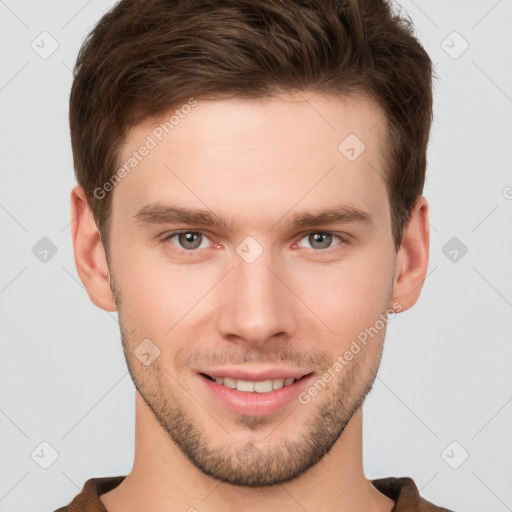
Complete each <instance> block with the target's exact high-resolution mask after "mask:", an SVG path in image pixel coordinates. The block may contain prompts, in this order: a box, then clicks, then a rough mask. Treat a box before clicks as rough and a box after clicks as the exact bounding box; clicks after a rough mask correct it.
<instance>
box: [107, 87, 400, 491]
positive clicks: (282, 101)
mask: <svg viewBox="0 0 512 512" xmlns="http://www.w3.org/2000/svg"><path fill="white" fill-rule="evenodd" d="M180 112H181V113H182V116H180V118H179V123H178V124H176V125H175V126H174V127H173V129H172V130H169V133H165V131H163V132H162V128H161V126H160V123H162V122H165V121H166V120H169V118H170V115H171V114H172V113H170V114H169V115H166V116H162V118H159V119H152V120H150V121H149V120H148V121H146V122H145V123H144V124H141V125H139V126H137V127H135V128H134V129H133V130H132V131H131V133H130V134H129V137H128V139H127V142H126V145H125V146H124V148H123V152H122V154H121V158H120V159H121V161H122V162H123V163H124V162H128V161H129V159H130V158H131V157H133V152H134V151H138V150H139V148H141V146H143V145H146V147H150V149H149V150H148V151H147V152H146V151H144V150H142V151H140V152H139V156H140V154H141V153H147V154H146V155H145V156H143V157H141V158H140V159H138V160H137V163H136V165H134V166H133V168H132V169H131V171H130V172H129V173H127V174H126V176H125V177H124V178H123V179H122V180H121V181H120V182H119V183H118V184H117V185H116V186H115V188H114V190H113V192H112V194H113V197H112V231H111V242H110V248H111V254H110V261H109V268H110V274H111V286H112V289H113V292H114V296H115V299H116V304H117V308H118V313H119V320H120V324H121V326H122V341H123V347H124V353H125V357H126V361H127V364H128V368H129V370H130V373H131V376H132V378H133V381H134V383H135V386H136V388H137V390H138V392H139V393H140V395H141V396H142V397H143V399H144V400H145V402H146V403H147V405H148V406H149V408H150V409H151V411H152V412H153V413H154V415H155V417H156V418H157V420H158V422H159V423H160V424H161V426H162V428H163V429H164V430H165V431H166V432H167V433H168V435H169V438H170V441H172V442H174V443H175V444H176V445H177V446H178V447H179V448H180V449H181V450H182V451H183V453H184V454H185V455H186V456H187V457H188V458H189V460H190V461H191V462H192V463H193V464H194V465H195V466H196V467H197V468H198V469H199V470H201V471H202V472H204V473H205V474H208V475H211V476H213V477H215V478H216V479H219V480H221V481H224V482H228V483H231V484H235V485H241V486H254V487H256V486H265V485H270V484H276V483H281V482H285V481H289V480H291V479H293V478H295V477H297V476H298V475H300V474H302V473H303V472H305V471H306V470H307V469H308V468H310V467H311V466H313V465H314V464H315V463H316V462H318V461H319V460H320V459H321V458H322V457H323V456H324V455H325V454H326V453H327V452H328V451H329V450H330V449H331V448H332V447H333V446H334V444H335V443H336V441H337V440H338V438H339V437H340V435H341V434H342V432H343V430H344V428H345V426H346V425H347V423H348V421H349V420H350V418H351V417H352V415H353V414H354V412H355V411H356V410H357V409H358V408H359V407H360V406H361V405H362V403H363V401H364V398H365V396H366V394H367V393H368V392H369V390H370V389H371V387H372V384H373V382H374V379H375V376H376V374H377V370H378V367H379V363H380V358H381V353H382V345H383V340H384V334H385V322H383V320H382V319H383V318H384V317H385V315H386V313H387V312H388V311H389V310H390V308H391V307H392V306H393V304H392V303H391V298H392V293H393V277H394V270H395V262H396V252H395V250H394V247H393V241H392V233H391V221H390V208H389V201H388V196H387V193H386V186H385V183H384V181H383V178H382V176H383V175H384V168H383V159H382V150H383V138H384V130H385V127H384V125H383V121H382V118H383V116H382V112H381V110H380V109H379V107H378V105H377V104H376V103H374V102H373V101H371V100H369V99H367V98H364V97H360V98H359V99H355V98H352V99H348V98H342V99H340V98H333V97H327V96H320V95H314V94H312V93H311V94H309V95H307V94H303V95H283V96H279V97H276V98H273V99H265V100H258V101H251V102H249V101H241V100H225V101H198V102H197V104H196V105H195V106H194V107H193V108H190V109H188V108H185V109H182V110H181V111H180ZM184 112H188V113H187V114H186V115H185V114H183V113H184ZM159 126H160V129H159ZM350 134H355V135H356V136H357V137H358V139H359V141H358V140H357V139H355V138H353V136H352V138H351V139H347V141H346V142H343V141H344V140H345V139H346V137H347V136H349V135H350ZM148 136H149V137H150V139H151V140H152V141H153V142H151V141H150V139H148ZM159 139H161V140H159ZM361 143H363V144H364V146H365V148H364V151H362V152H361V149H362V148H363V146H362V145H361ZM340 144H341V146H340ZM350 148H354V151H352V150H351V149H350ZM354 157H355V158H354ZM132 163H133V161H132ZM189 210H190V211H192V210H201V211H202V212H203V215H195V216H193V215H186V212H185V211H189ZM326 210H332V212H335V213H336V215H331V216H324V218H320V215H321V213H322V212H325V211H326ZM332 212H331V213H332ZM315 219H316V220H315ZM395 307H396V304H395ZM383 324H384V325H383ZM371 328H373V330H371V332H372V336H368V332H369V331H368V329H371ZM376 331H377V332H376ZM364 332H366V333H367V336H366V337H367V341H366V343H365V344H363V343H362V342H361V339H362V338H364V335H362V334H361V333H364ZM358 336H359V338H358ZM144 340H146V341H144ZM358 340H359V341H358ZM354 341H356V344H357V345H358V346H359V348H360V350H359V351H358V352H357V353H356V350H357V349H355V348H354ZM351 347H352V357H351V358H349V357H347V351H351ZM337 361H338V364H336V362H337ZM342 361H344V362H343V363H341V362H342ZM340 365H341V368H340ZM212 378H213V379H216V380H212ZM292 378H295V379H298V380H296V381H294V382H293V384H288V385H286V386H283V384H285V383H289V382H290V380H287V379H292ZM263 381H265V382H263ZM283 381H284V382H283ZM254 382H257V384H256V391H252V392H251V391H247V390H246V389H253V386H254V385H255V384H254ZM269 382H270V383H269ZM230 386H231V387H230ZM233 386H235V389H233V388H232V387H233ZM246 386H249V388H247V387H246ZM281 386H282V387H281ZM274 388H275V389H274ZM312 388H316V392H315V391H314V390H313V391H311V389H312ZM270 390H272V391H270Z"/></svg>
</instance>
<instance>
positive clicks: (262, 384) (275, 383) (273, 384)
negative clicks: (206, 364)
mask: <svg viewBox="0 0 512 512" xmlns="http://www.w3.org/2000/svg"><path fill="white" fill-rule="evenodd" d="M312 373H313V372H310V373H308V374H306V375H302V377H298V378H294V377H286V378H285V377H282V378H277V379H266V380H257V381H256V380H243V379H235V378H233V377H215V378H214V377H212V376H210V375H207V374H206V373H200V375H202V376H203V377H205V378H207V379H209V380H211V381H212V382H215V383H217V384H220V385H222V386H226V387H228V388H230V389H236V390H237V391H244V392H248V393H270V392H272V391H275V390H277V389H281V388H284V387H288V386H292V385H293V384H295V383H296V382H298V381H300V380H302V379H304V378H306V377H308V376H310V375H311V374H312Z"/></svg>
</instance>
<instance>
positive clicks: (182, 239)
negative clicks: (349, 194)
mask: <svg viewBox="0 0 512 512" xmlns="http://www.w3.org/2000/svg"><path fill="white" fill-rule="evenodd" d="M176 237H177V240H178V244H179V247H180V248H181V249H184V250H185V251H194V250H195V249H204V248H205V247H207V246H208V245H207V244H206V245H201V244H202V242H204V241H205V240H208V237H207V236H206V235H205V234H204V233H201V232H200V231H179V232H175V233H171V234H169V235H168V236H166V237H165V238H164V241H165V242H167V241H169V242H170V241H171V240H172V239H173V238H176ZM333 237H334V238H337V239H338V240H340V241H341V242H343V240H342V239H341V238H340V237H339V236H337V235H334V234H333V233H327V232H323V231H317V232H311V233H306V235H304V236H303V237H302V238H301V239H300V241H302V240H304V239H307V241H308V243H309V244H310V248H311V249H316V250H325V249H330V248H331V243H332V241H333ZM173 245H175V244H173Z"/></svg>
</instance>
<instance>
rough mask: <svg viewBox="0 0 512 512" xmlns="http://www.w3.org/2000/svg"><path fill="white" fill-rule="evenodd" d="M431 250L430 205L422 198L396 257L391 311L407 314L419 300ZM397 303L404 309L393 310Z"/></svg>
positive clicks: (412, 215)
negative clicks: (405, 312)
mask: <svg viewBox="0 0 512 512" xmlns="http://www.w3.org/2000/svg"><path fill="white" fill-rule="evenodd" d="M429 247H430V229H429V223H428V203H427V200H426V199H425V197H423V196H420V197H419V198H418V199H417V200H416V203H415V205H414V208H413V210H412V212H411V216H410V218H409V221H408V222H407V224H406V225H405V226H404V229H403V235H402V243H401V244H400V248H399V250H398V253H397V256H396V264H395V277H394V280H393V297H392V299H391V301H390V308H391V309H395V310H396V311H397V312H399V311H400V312H401V311H406V310H407V309H409V308H410V307H411V306H413V305H414V304H415V303H416V301H417V300H418V298H419V296H420V293H421V290H422V288H423V282H424V281H425V277H426V274H427V267H428V253H429ZM396 303H398V304H400V306H401V309H398V307H397V308H394V307H393V306H392V304H396Z"/></svg>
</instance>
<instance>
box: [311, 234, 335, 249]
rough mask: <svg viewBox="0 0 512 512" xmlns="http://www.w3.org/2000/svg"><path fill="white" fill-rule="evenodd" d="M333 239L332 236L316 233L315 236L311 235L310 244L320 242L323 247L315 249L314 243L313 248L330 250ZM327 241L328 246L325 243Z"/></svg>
mask: <svg viewBox="0 0 512 512" xmlns="http://www.w3.org/2000/svg"><path fill="white" fill-rule="evenodd" d="M331 239H332V235H330V234H328V233H314V234H313V235H309V241H310V243H311V242H312V241H313V242H318V241H319V242H320V243H321V245H322V246H321V247H315V245H314V243H311V245H312V247H315V248H318V249H325V248H328V247H329V245H330V242H331ZM326 241H327V244H326V243H325V242H326Z"/></svg>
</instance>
